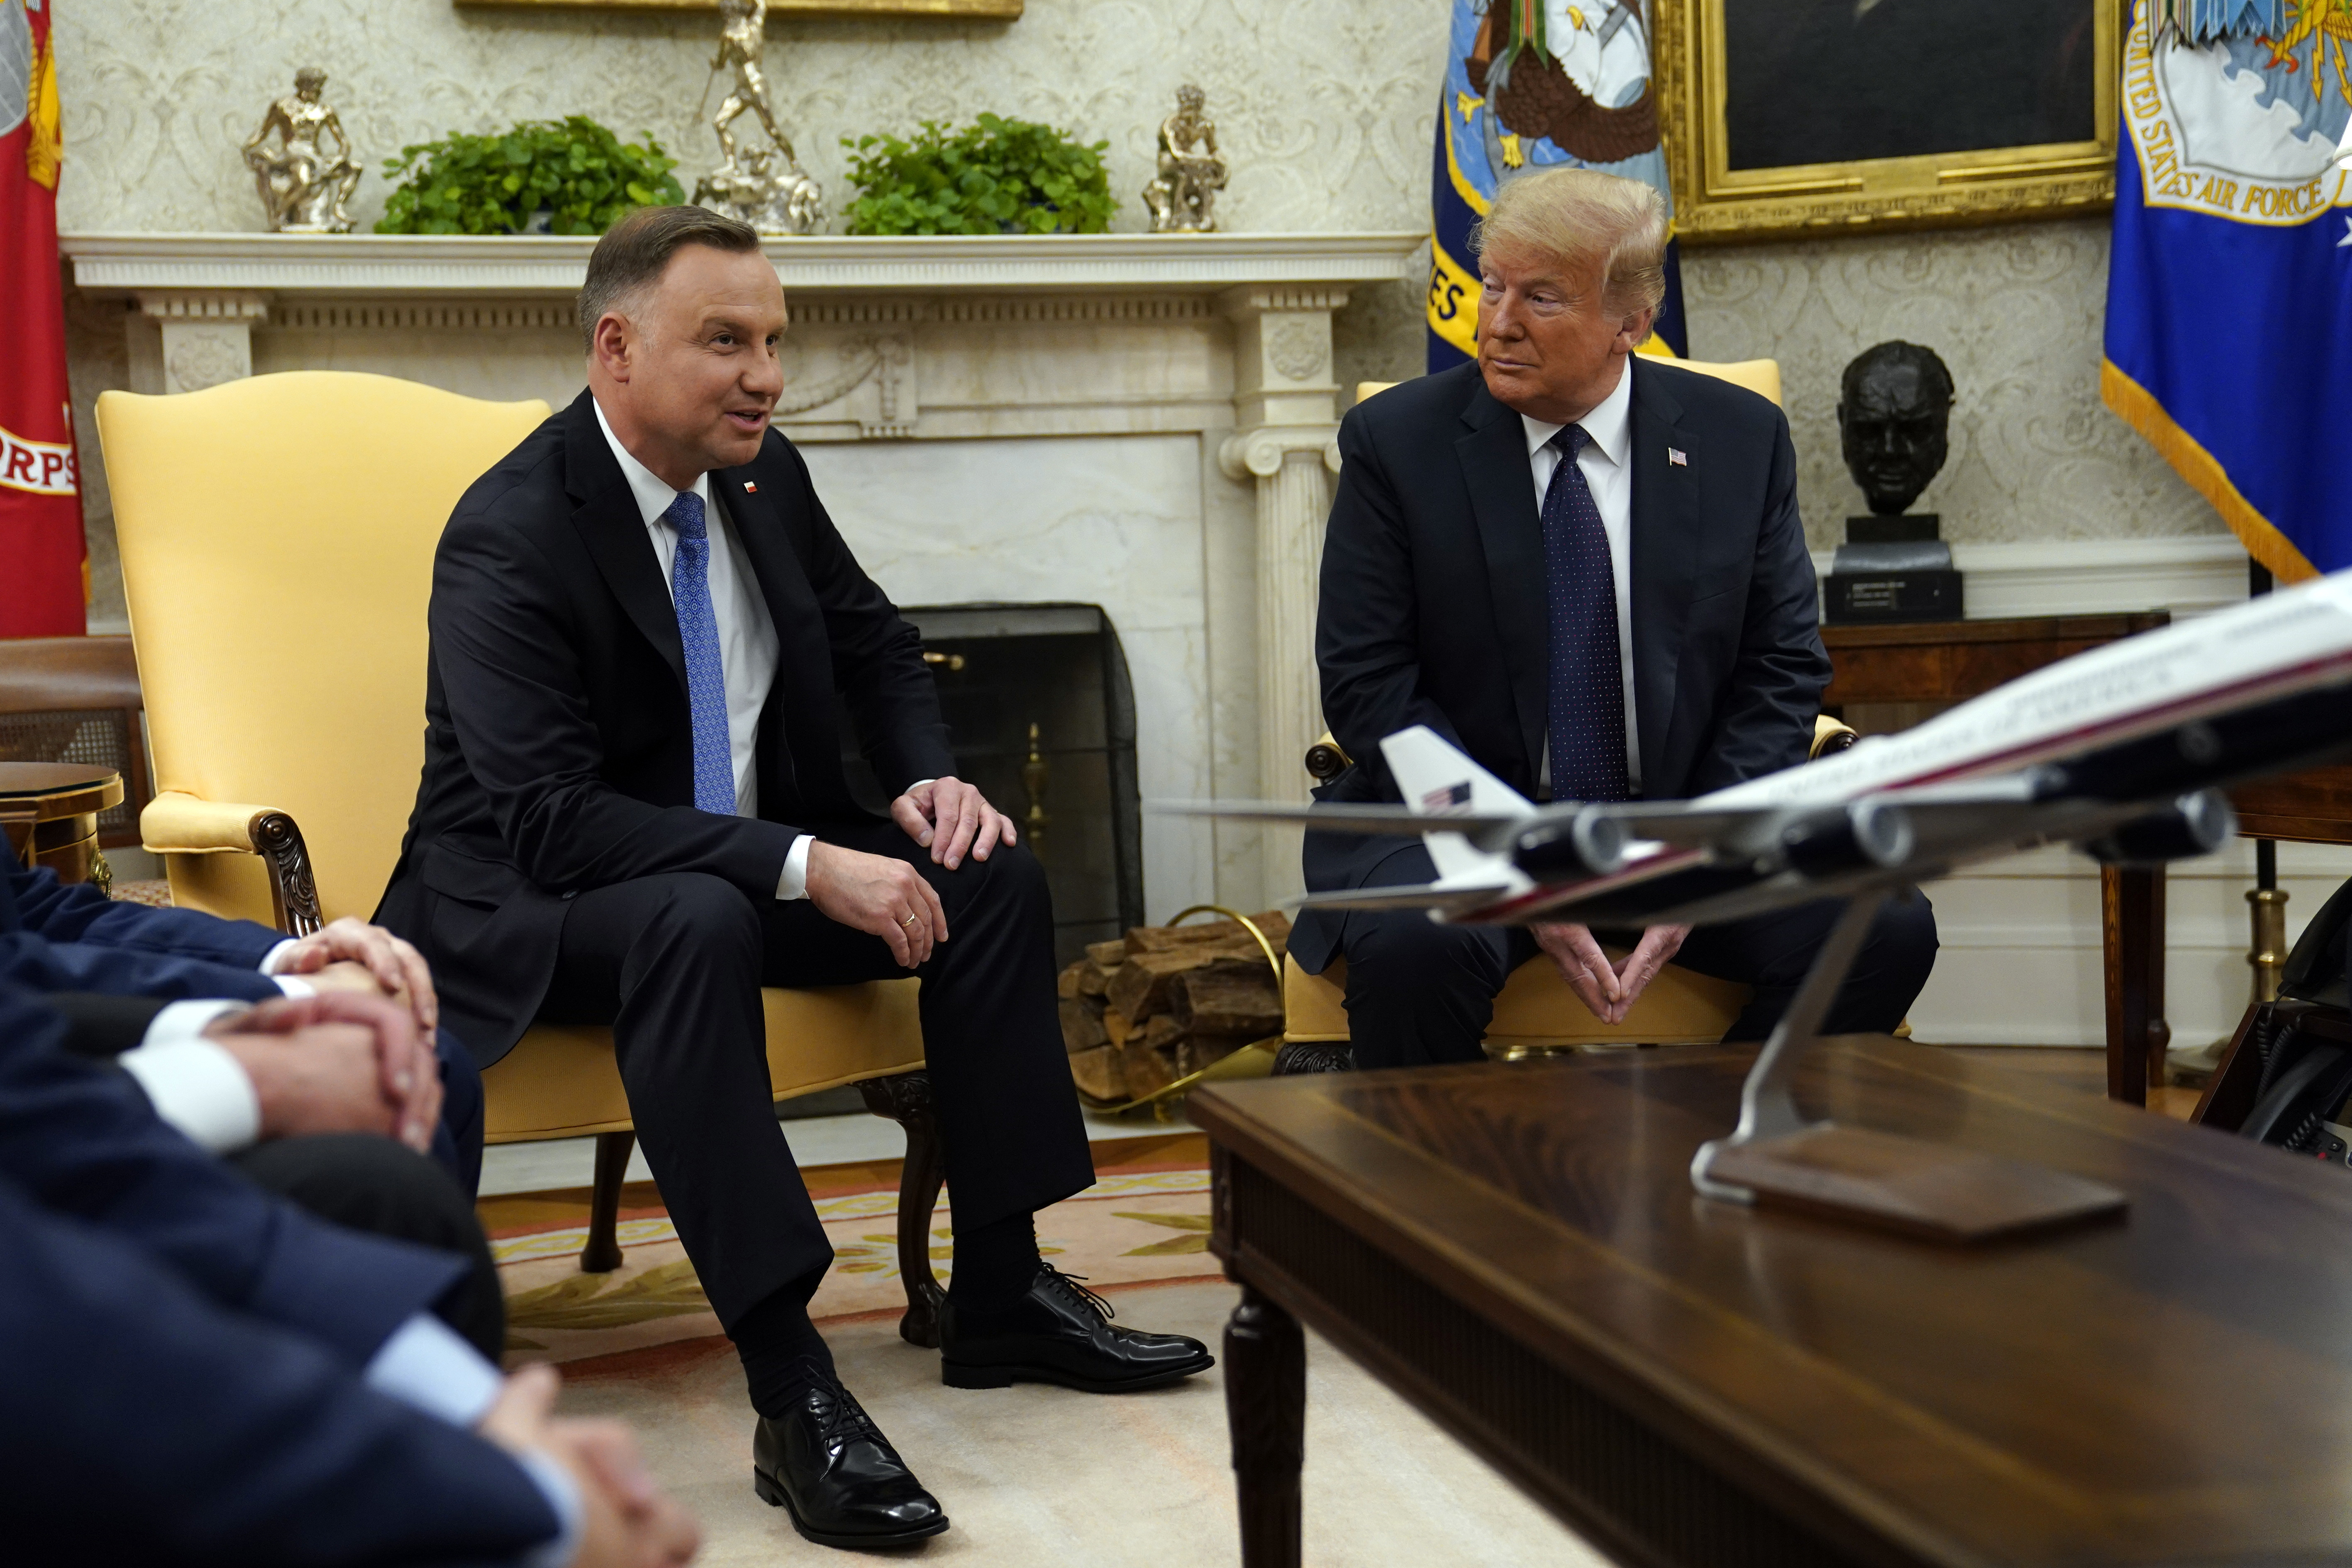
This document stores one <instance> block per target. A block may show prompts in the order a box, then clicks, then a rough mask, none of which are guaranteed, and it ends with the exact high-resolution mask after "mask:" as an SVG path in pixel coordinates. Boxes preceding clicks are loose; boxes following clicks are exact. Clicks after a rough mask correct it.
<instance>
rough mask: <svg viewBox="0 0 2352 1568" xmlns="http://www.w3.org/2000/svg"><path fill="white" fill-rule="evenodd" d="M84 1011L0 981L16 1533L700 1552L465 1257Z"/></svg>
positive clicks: (70, 1546)
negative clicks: (167, 1087) (159, 1077)
mask: <svg viewBox="0 0 2352 1568" xmlns="http://www.w3.org/2000/svg"><path fill="white" fill-rule="evenodd" d="M367 1005H381V1004H376V1003H369V1004H367ZM67 1033H68V1029H67V1025H66V1023H65V1021H64V1020H63V1019H62V1018H60V1017H58V1016H57V1015H55V1014H54V1013H52V1012H49V1011H48V1010H47V1009H46V1008H45V1007H44V1006H42V1005H39V1004H38V1003H37V1000H36V999H35V998H33V997H32V996H30V995H29V994H26V993H24V992H21V991H18V990H16V989H15V988H13V987H9V986H5V985H0V1470H5V1474H6V1475H7V1477H8V1479H9V1487H8V1496H9V1499H10V1525H11V1529H12V1531H13V1532H14V1539H16V1540H17V1541H19V1542H23V1543H24V1545H25V1546H26V1548H27V1549H28V1550H31V1551H33V1552H35V1553H36V1554H37V1555H38V1556H42V1557H60V1556H68V1555H70V1556H73V1557H76V1558H81V1559H88V1560H91V1561H102V1562H114V1561H126V1562H127V1561H170V1562H175V1563H215V1562H218V1563H349V1562H478V1563H493V1562H509V1563H530V1564H533V1565H534V1568H539V1565H543V1568H558V1565H560V1564H564V1563H574V1562H585V1563H644V1564H646V1565H647V1568H652V1565H655V1564H661V1563H676V1562H683V1561H684V1560H685V1559H686V1558H687V1557H688V1556H690V1555H691V1553H692V1551H693V1547H694V1535H695V1532H694V1530H693V1527H692V1525H691V1524H690V1523H689V1522H688V1521H686V1520H685V1519H684V1517H683V1516H682V1515H681V1514H679V1513H678V1512H677V1510H676V1508H675V1507H674V1506H673V1505H671V1504H669V1503H667V1501H665V1500H663V1499H662V1498H661V1497H660V1496H659V1495H658V1493H656V1491H654V1489H652V1487H651V1486H650V1485H649V1484H648V1483H647V1482H646V1480H645V1479H644V1476H643V1471H642V1469H641V1468H639V1466H638V1465H637V1462H636V1459H635V1453H634V1450H633V1447H632V1446H631V1444H630V1441H629V1439H628V1436H627V1434H626V1432H625V1430H623V1429H620V1428H617V1427H614V1426H610V1425H609V1424H583V1423H577V1422H560V1421H554V1420H551V1418H550V1411H549V1406H550V1404H551V1399H552V1395H553V1391H554V1380H553V1377H552V1375H551V1373H546V1372H545V1371H544V1369H541V1371H539V1372H537V1373H532V1374H530V1375H529V1376H525V1377H519V1378H516V1379H513V1380H508V1379H503V1378H501V1377H500V1375H499V1373H498V1371H497V1369H496V1368H495V1366H493V1365H492V1364H491V1363H489V1362H488V1360H486V1359H484V1358H483V1357H481V1356H479V1355H478V1354H476V1353H475V1352H473V1351H471V1350H469V1349H468V1348H467V1346H466V1345H465V1343H464V1342H462V1341H460V1340H458V1339H457V1337H456V1336H454V1335H452V1334H451V1333H450V1332H449V1331H448V1330H447V1329H446V1327H444V1326H442V1324H441V1323H440V1322H439V1321H438V1320H437V1319H436V1317H435V1316H434V1313H435V1312H436V1310H438V1309H439V1305H440V1302H441V1301H442V1300H443V1299H444V1298H445V1297H446V1295H447V1293H448V1292H449V1291H450V1290H451V1289H453V1288H456V1287H457V1285H458V1284H459V1283H460V1282H461V1280H462V1278H463V1276H464V1275H465V1272H466V1269H465V1266H464V1265H463V1264H462V1263H460V1262H459V1261H458V1260H457V1259H455V1258H449V1257H446V1256H444V1255H442V1254H440V1253H436V1252H433V1251H429V1250H426V1249H424V1248H421V1247H412V1246H407V1245H404V1244H403V1243H400V1242H396V1241H389V1240H384V1239H381V1238H377V1237H365V1236H359V1235H354V1234H352V1233H351V1232H348V1231H345V1230H342V1229H341V1228H339V1227H337V1226H331V1225H327V1224H323V1223H321V1222H320V1221H318V1220H316V1219H313V1218H311V1217H310V1215H306V1214H304V1213H302V1212H301V1211H300V1210H299V1209H297V1208H295V1207H293V1206H292V1205H289V1204H288V1203H286V1202H285V1201H283V1200H281V1199H278V1198H276V1197H274V1196H271V1195H270V1194H266V1193H264V1192H262V1191H261V1190H260V1189H259V1188H257V1187H256V1186H254V1185H253V1184H250V1183H248V1182H246V1181H244V1180H242V1179H241V1178H239V1177H238V1176H236V1174H234V1173H231V1172H230V1171H228V1170H227V1169H226V1167H225V1166H224V1165H222V1164H221V1163H219V1162H217V1161H215V1160H213V1159H212V1158H210V1157H209V1156H207V1155H205V1153H203V1152H201V1151H199V1150H197V1149H196V1148H195V1147H194V1146H193V1145H192V1144H190V1143H189V1142H187V1140H185V1139H184V1138H182V1137H180V1136H179V1135H177V1134H176V1133H174V1132H173V1131H170V1130H169V1129H168V1128H166V1127H165V1126H164V1125H163V1122H162V1121H159V1120H157V1118H156V1117H155V1115H154V1113H153V1111H152V1110H151V1109H150V1108H149V1107H148V1105H147V1103H146V1102H145V1100H142V1097H141V1096H140V1094H139V1092H138V1090H137V1089H135V1088H134V1087H133V1086H132V1085H131V1080H130V1079H128V1078H127V1077H126V1076H125V1075H123V1074H121V1073H113V1072H109V1071H106V1070H104V1069H102V1068H96V1067H93V1066H91V1065H89V1064H88V1063H84V1062H80V1061H77V1060H75V1059H74V1058H72V1057H71V1056H69V1055H68V1053H67V1052H66V1051H65V1049H64V1048H63V1047H64V1043H65V1039H66V1037H67ZM387 1146H388V1145H387Z"/></svg>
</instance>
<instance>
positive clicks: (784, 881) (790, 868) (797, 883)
mask: <svg viewBox="0 0 2352 1568" xmlns="http://www.w3.org/2000/svg"><path fill="white" fill-rule="evenodd" d="M815 842H816V836H815V835H814V834H812V833H803V834H802V835H801V836H800V837H798V838H795V839H793V847H792V850H791V852H790V853H788V854H786V855H785V857H784V871H783V875H782V876H780V877H778V878H777V879H776V897H777V898H779V899H787V900H789V899H805V898H807V897H808V858H809V846H810V845H812V844H814V843H815Z"/></svg>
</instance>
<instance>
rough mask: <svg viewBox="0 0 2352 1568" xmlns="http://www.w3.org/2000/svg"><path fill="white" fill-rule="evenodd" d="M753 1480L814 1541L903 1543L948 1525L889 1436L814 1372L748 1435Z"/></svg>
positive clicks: (822, 1543)
mask: <svg viewBox="0 0 2352 1568" xmlns="http://www.w3.org/2000/svg"><path fill="white" fill-rule="evenodd" d="M751 1484H752V1485H753V1486H754V1487H756V1488H757V1489H759V1493H760V1496H761V1498H762V1499H763V1500H766V1501H767V1502H769V1503H772V1504H773V1505H774V1506H775V1507H778V1508H781V1509H784V1510H787V1511H789V1512H790V1513H791V1514H792V1516H793V1529H795V1530H797V1531H800V1532H801V1534H802V1535H803V1536H805V1537H806V1538H807V1539H809V1540H811V1541H814V1542H816V1543H817V1544H818V1545H819V1546H846V1547H851V1548H858V1547H868V1546H904V1545H906V1544H907V1543H908V1542H915V1541H920V1540H922V1539H923V1538H924V1537H925V1536H927V1535H937V1534H938V1533H940V1531H943V1530H945V1529H946V1528H947V1527H948V1516H947V1510H944V1509H942V1508H940V1504H939V1500H938V1499H937V1498H934V1497H933V1496H931V1494H930V1493H929V1492H927V1491H925V1490H924V1489H923V1484H922V1483H921V1482H920V1481H919V1480H917V1479H915V1476H914V1472H913V1471H911V1470H909V1469H908V1468H907V1462H906V1461H905V1460H904V1459H901V1458H898V1450H897V1449H895V1448H893V1447H890V1439H888V1438H887V1437H885V1436H882V1432H881V1428H879V1427H877V1426H875V1425H874V1420H873V1417H871V1416H869V1415H866V1412H865V1410H864V1409H863V1408H862V1407H861V1406H860V1405H858V1403H857V1401H856V1398H855V1397H854V1396H853V1395H852V1394H850V1392H849V1391H848V1390H847V1389H845V1388H844V1387H842V1386H841V1384H840V1382H839V1380H837V1379H835V1377H833V1376H831V1375H830V1374H823V1375H820V1376H819V1377H818V1378H817V1379H816V1381H815V1382H814V1383H813V1384H811V1385H810V1387H809V1390H808V1392H807V1393H806V1394H803V1395H802V1396H801V1399H800V1402H799V1403H798V1404H796V1405H793V1408H792V1409H791V1410H790V1411H788V1412H786V1413H785V1414H784V1415H780V1416H777V1417H775V1418H773V1419H770V1418H769V1417H767V1416H764V1415H763V1416H761V1418H760V1425H759V1427H758V1429H757V1430H756V1431H754V1432H753V1433H752V1435H751Z"/></svg>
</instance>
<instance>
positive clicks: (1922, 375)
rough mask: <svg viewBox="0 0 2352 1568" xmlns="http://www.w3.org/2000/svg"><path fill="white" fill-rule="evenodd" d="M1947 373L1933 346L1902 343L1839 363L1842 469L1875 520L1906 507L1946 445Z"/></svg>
mask: <svg viewBox="0 0 2352 1568" xmlns="http://www.w3.org/2000/svg"><path fill="white" fill-rule="evenodd" d="M1951 418H1952V373H1951V372H1950V371H1949V370H1947V369H1946V368H1945V367H1944V362H1943V360H1942V359H1941V358H1939V357H1938V356H1937V353H1936V351H1935V350H1933V349H1930V348H1922V347H1921V346H1920V345H1919V344H1917V343H1906V342H1901V341H1900V340H1897V341H1895V342H1884V343H1880V344H1878V345H1877V346H1876V347H1874V348H1867V349H1864V350H1863V351H1862V353H1858V354H1856V355H1854V357H1853V363H1850V364H1848V365H1847V366H1846V367H1845V376H1844V379H1843V382H1842V383H1841V384H1840V388H1839V396H1838V405H1837V420H1838V433H1839V435H1840V437H1842V440H1843V447H1844V451H1845V466H1846V469H1847V471H1848V472H1849V473H1851V474H1853V482H1854V483H1855V484H1857V485H1860V486H1861V487H1862V493H1863V498H1864V500H1867V501H1868V502H1869V503H1870V510H1872V511H1873V512H1874V513H1876V514H1877V515H1878V516H1880V517H1895V516H1899V515H1901V514H1902V513H1903V512H1905V511H1906V510H1909V508H1910V505H1911V503H1912V502H1913V501H1915V500H1918V499H1919V492H1920V491H1922V490H1924V489H1927V481H1928V480H1930V479H1934V478H1935V477H1936V474H1937V470H1938V469H1940V468H1943V466H1944V458H1945V457H1946V456H1947V454H1948V451H1949V449H1950V446H1949V432H1950V426H1951Z"/></svg>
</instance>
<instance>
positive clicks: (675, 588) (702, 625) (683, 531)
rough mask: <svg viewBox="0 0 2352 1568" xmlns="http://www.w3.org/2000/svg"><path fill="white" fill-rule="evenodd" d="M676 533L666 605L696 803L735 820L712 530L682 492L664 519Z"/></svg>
mask: <svg viewBox="0 0 2352 1568" xmlns="http://www.w3.org/2000/svg"><path fill="white" fill-rule="evenodd" d="M662 515H663V516H664V517H667V519H669V523H670V526H671V527H672V528H675V529H677V555H676V556H675V557H674V558H673V559H672V560H671V562H670V588H669V592H670V600H671V603H673V604H674V605H676V606H677V640H678V644H679V647H681V648H682V649H683V650H684V652H685V654H686V700H687V707H688V712H689V713H690V715H691V717H692V719H693V722H694V804H695V805H697V806H698V807H699V808H700V809H701V810H704V811H709V812H716V813H718V814H719V816H734V815H735V748H734V746H733V745H732V743H731V742H730V740H729V737H728V733H727V667H726V665H725V664H724V663H723V662H722V661H721V659H720V658H719V616H717V614H716V613H715V612H714V611H713V610H712V608H711V604H710V530H709V526H708V524H707V523H706V521H705V520H704V518H703V514H702V498H701V497H700V496H698V495H696V494H695V493H694V492H693V491H692V490H680V491H678V492H677V500H673V501H671V502H670V503H669V510H667V511H666V512H664V513H663V514H662Z"/></svg>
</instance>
